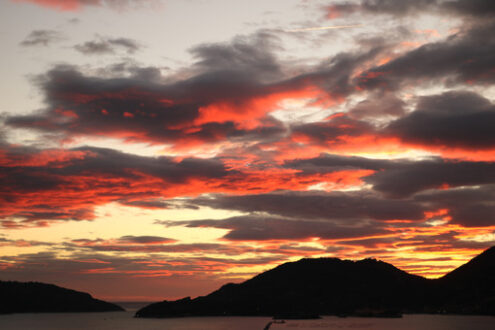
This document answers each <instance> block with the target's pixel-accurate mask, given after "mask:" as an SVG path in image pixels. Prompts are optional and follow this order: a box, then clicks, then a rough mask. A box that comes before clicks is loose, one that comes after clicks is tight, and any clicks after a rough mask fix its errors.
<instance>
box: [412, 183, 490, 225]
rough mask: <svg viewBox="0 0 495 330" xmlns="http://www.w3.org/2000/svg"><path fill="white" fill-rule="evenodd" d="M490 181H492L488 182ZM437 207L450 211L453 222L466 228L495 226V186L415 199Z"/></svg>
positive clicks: (436, 193)
mask: <svg viewBox="0 0 495 330" xmlns="http://www.w3.org/2000/svg"><path fill="white" fill-rule="evenodd" d="M488 181H490V180H488ZM414 198H415V200H417V201H419V202H428V203H430V204H432V205H433V206H435V207H438V208H444V209H448V210H449V215H450V216H451V217H452V220H451V222H453V223H458V224H460V225H462V226H466V227H484V226H493V225H494V223H495V220H494V219H495V186H494V185H493V184H491V185H490V184H486V185H481V186H475V187H463V188H461V189H449V190H443V191H438V190H437V191H429V192H424V193H421V194H418V195H417V196H415V197H414Z"/></svg>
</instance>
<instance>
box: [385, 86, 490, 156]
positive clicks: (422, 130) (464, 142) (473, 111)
mask: <svg viewBox="0 0 495 330" xmlns="http://www.w3.org/2000/svg"><path fill="white" fill-rule="evenodd" d="M494 127H495V105H494V104H493V103H491V102H490V101H489V100H488V99H486V98H484V97H483V96H481V95H479V94H476V93H473V92H465V91H451V92H446V93H443V94H441V95H433V96H426V97H421V98H420V99H419V102H418V105H417V107H416V110H415V111H413V112H412V113H410V114H408V115H406V116H404V117H402V118H400V119H398V120H396V121H394V122H392V123H390V125H388V127H387V128H386V129H385V130H384V132H385V134H391V135H392V136H397V137H399V138H401V139H402V140H403V141H406V142H409V143H419V144H423V145H433V146H435V145H439V146H446V147H451V148H452V147H458V148H466V149H473V150H478V149H488V148H493V147H494V146H495V130H494V129H493V128H494Z"/></svg>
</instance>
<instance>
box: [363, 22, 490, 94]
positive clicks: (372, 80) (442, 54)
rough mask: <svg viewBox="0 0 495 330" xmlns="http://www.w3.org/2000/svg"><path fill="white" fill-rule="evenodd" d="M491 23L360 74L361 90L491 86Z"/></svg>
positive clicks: (406, 54)
mask: <svg viewBox="0 0 495 330" xmlns="http://www.w3.org/2000/svg"><path fill="white" fill-rule="evenodd" d="M494 28H495V23H493V22H490V23H487V24H483V25H475V26H474V27H471V28H470V29H469V30H467V31H466V32H463V31H461V32H459V33H457V34H454V35H451V36H449V37H448V38H446V39H445V40H442V41H438V42H434V43H428V44H425V45H423V46H420V47H418V48H416V49H414V50H412V51H410V52H407V53H405V54H404V55H402V56H399V57H397V58H395V59H393V60H391V61H390V62H388V63H386V64H383V65H381V66H378V67H374V68H372V69H371V70H368V71H365V72H363V73H362V74H361V75H360V76H359V77H358V78H357V84H358V85H359V86H360V87H361V88H368V89H385V90H396V89H400V87H401V86H402V85H403V83H406V82H407V83H413V82H416V83H424V84H425V85H427V86H428V85H429V84H431V83H433V82H439V81H440V82H444V83H446V84H447V85H453V84H481V85H483V84H491V83H493V82H495V73H494V68H495V66H494V64H493V63H495V55H494V54H495V37H494V35H493V33H492V31H493V29H494Z"/></svg>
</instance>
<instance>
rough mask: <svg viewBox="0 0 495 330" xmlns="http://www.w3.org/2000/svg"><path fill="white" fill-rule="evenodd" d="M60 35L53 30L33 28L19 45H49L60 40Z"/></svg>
mask: <svg viewBox="0 0 495 330" xmlns="http://www.w3.org/2000/svg"><path fill="white" fill-rule="evenodd" d="M62 39H63V38H62V35H61V33H60V32H58V31H54V30H34V31H32V32H31V33H30V34H29V35H28V36H27V37H26V38H25V39H24V40H23V41H22V42H21V43H20V45H21V46H24V47H32V46H45V47H47V46H49V45H51V44H52V43H55V42H57V41H60V40H62Z"/></svg>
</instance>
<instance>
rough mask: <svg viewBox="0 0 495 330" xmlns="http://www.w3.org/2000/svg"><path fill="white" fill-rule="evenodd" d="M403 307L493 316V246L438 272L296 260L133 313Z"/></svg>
mask: <svg viewBox="0 0 495 330" xmlns="http://www.w3.org/2000/svg"><path fill="white" fill-rule="evenodd" d="M402 313H434V314H438V313H442V314H466V315H474V314H475V315H494V316H495V247H492V248H490V249H488V250H486V251H484V252H483V253H481V254H480V255H478V256H476V257H475V258H473V259H472V260H470V261H469V262H468V263H466V264H464V265H462V266H460V267H459V268H457V269H455V270H454V271H452V272H450V273H448V274H446V275H445V276H443V277H441V278H438V279H427V278H424V277H421V276H417V275H411V274H408V273H407V272H405V271H402V270H400V269H398V268H396V267H394V266H393V265H391V264H388V263H386V262H383V261H379V260H375V259H364V260H359V261H351V260H340V259H337V258H319V259H301V260H299V261H296V262H288V263H284V264H282V265H280V266H278V267H275V268H274V269H271V270H269V271H266V272H264V273H261V274H259V275H257V276H255V277H253V278H251V279H249V280H247V281H245V282H243V283H239V284H234V283H229V284H226V285H224V286H222V287H221V288H220V289H218V290H216V291H214V292H212V293H210V294H209V295H207V296H201V297H197V298H194V299H191V298H190V297H186V298H183V299H180V300H176V301H166V300H165V301H162V302H158V303H153V304H150V305H148V306H146V307H144V308H142V309H140V310H138V311H137V312H136V314H135V316H136V317H155V318H164V317H188V316H273V317H275V318H285V319H289V318H313V317H318V315H337V316H371V317H400V316H401V315H402Z"/></svg>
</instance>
